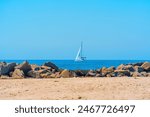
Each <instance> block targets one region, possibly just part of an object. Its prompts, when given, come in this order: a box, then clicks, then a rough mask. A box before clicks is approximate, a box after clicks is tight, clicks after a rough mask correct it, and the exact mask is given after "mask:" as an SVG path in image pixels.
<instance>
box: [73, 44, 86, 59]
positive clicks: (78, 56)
mask: <svg viewBox="0 0 150 117" xmlns="http://www.w3.org/2000/svg"><path fill="white" fill-rule="evenodd" d="M84 60H85V57H82V43H81V46H80V48H79V51H78V53H77V56H76V58H75V61H84Z"/></svg>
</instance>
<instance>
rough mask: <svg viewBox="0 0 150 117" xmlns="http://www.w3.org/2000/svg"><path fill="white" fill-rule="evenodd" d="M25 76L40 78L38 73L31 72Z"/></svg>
mask: <svg viewBox="0 0 150 117" xmlns="http://www.w3.org/2000/svg"><path fill="white" fill-rule="evenodd" d="M27 76H29V77H32V78H40V73H39V72H38V71H34V70H31V71H29V72H28V73H27Z"/></svg>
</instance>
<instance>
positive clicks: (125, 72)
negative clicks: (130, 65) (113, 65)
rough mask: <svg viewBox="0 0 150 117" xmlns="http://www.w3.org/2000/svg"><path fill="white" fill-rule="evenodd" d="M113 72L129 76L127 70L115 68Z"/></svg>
mask: <svg viewBox="0 0 150 117" xmlns="http://www.w3.org/2000/svg"><path fill="white" fill-rule="evenodd" d="M115 74H117V76H119V77H120V76H130V72H129V71H128V70H115Z"/></svg>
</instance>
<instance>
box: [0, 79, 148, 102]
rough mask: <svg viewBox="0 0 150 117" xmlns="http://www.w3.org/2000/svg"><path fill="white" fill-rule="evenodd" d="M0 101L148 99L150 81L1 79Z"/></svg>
mask: <svg viewBox="0 0 150 117" xmlns="http://www.w3.org/2000/svg"><path fill="white" fill-rule="evenodd" d="M0 99H4V100H5V99H6V100H7V99H8V100H15V99H17V100H22V99H23V100H26V99H27V100H33V99H36V100H37V99H39V100H41V99H42V100H55V99H56V100H78V99H80V100H147V99H150V78H149V77H147V78H61V79H59V78H58V79H0Z"/></svg>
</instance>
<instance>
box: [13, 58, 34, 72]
mask: <svg viewBox="0 0 150 117" xmlns="http://www.w3.org/2000/svg"><path fill="white" fill-rule="evenodd" d="M15 69H20V70H22V71H23V72H24V74H25V75H26V74H27V73H28V72H29V71H30V70H32V68H31V65H30V64H29V63H28V61H25V62H23V63H22V64H20V65H18V66H16V67H15Z"/></svg>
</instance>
